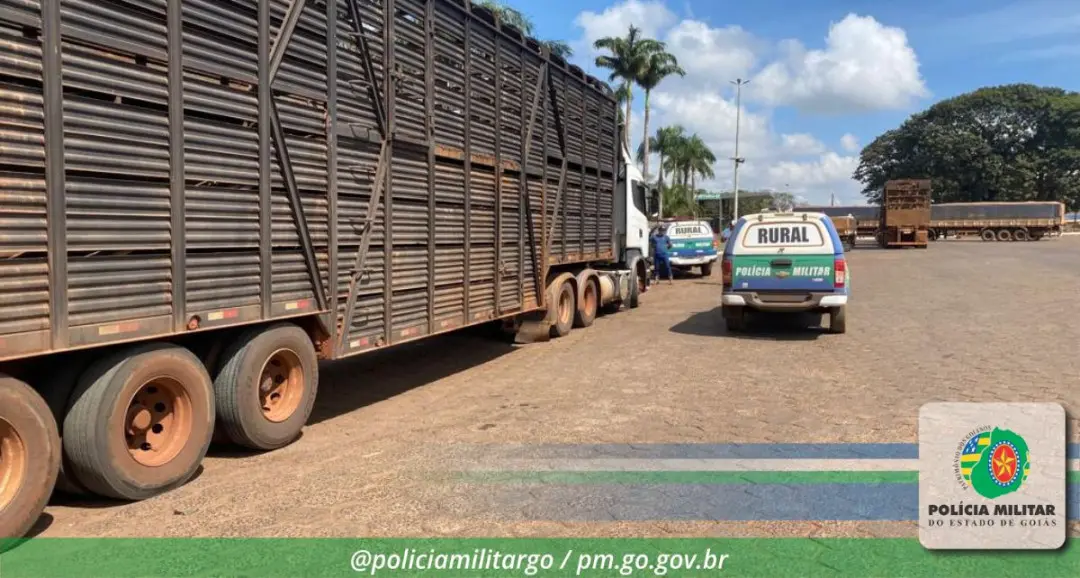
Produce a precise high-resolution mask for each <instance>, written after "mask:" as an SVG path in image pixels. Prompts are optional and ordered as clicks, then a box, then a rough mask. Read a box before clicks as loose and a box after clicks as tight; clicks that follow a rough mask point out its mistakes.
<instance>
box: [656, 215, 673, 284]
mask: <svg viewBox="0 0 1080 578" xmlns="http://www.w3.org/2000/svg"><path fill="white" fill-rule="evenodd" d="M650 241H651V243H650V244H651V245H652V254H653V281H658V280H659V279H660V278H661V277H666V278H667V280H668V283H674V282H675V281H674V280H673V275H672V272H671V260H670V251H671V239H670V238H668V236H667V227H660V228H658V229H656V232H655V233H653V236H652V239H650Z"/></svg>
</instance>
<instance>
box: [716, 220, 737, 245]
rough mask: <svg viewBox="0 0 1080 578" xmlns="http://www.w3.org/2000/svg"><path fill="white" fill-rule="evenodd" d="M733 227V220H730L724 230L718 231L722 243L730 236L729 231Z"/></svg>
mask: <svg viewBox="0 0 1080 578" xmlns="http://www.w3.org/2000/svg"><path fill="white" fill-rule="evenodd" d="M734 227H735V221H732V222H731V223H730V224H729V225H728V226H727V228H726V229H724V230H723V231H722V232H721V233H720V241H721V242H723V243H727V240H728V238H730V237H731V231H732V230H733V229H734Z"/></svg>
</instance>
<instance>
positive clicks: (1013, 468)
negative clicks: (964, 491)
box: [956, 426, 1031, 499]
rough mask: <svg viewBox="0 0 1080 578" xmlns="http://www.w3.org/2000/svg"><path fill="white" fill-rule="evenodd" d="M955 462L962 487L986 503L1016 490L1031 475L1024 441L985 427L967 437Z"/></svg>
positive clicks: (1018, 437) (1011, 434)
mask: <svg viewBox="0 0 1080 578" xmlns="http://www.w3.org/2000/svg"><path fill="white" fill-rule="evenodd" d="M957 462H958V464H957V466H956V467H957V468H958V469H959V470H960V472H961V476H962V479H963V482H962V485H964V486H965V487H970V488H971V489H972V490H975V492H976V493H978V494H979V495H980V496H982V497H984V498H990V499H994V498H997V497H1000V496H1003V495H1005V494H1008V493H1011V492H1015V491H1017V490H1019V489H1020V487H1021V486H1022V485H1023V483H1024V480H1026V479H1027V476H1028V474H1029V473H1030V471H1031V463H1030V460H1029V454H1028V445H1027V442H1026V441H1025V440H1024V438H1023V437H1021V436H1020V435H1019V434H1017V433H1015V432H1013V431H1010V430H1007V429H1001V428H997V427H995V428H990V427H989V426H987V427H982V428H979V430H978V431H976V432H974V433H973V434H972V435H970V436H969V437H968V439H967V441H966V442H964V444H963V449H962V450H961V451H960V452H959V455H958V456H957Z"/></svg>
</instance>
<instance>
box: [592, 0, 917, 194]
mask: <svg viewBox="0 0 1080 578" xmlns="http://www.w3.org/2000/svg"><path fill="white" fill-rule="evenodd" d="M670 6H676V4H674V3H670ZM679 12H680V13H681V14H684V15H685V17H681V16H679V15H678V14H676V11H675V10H672V8H670V7H669V5H667V4H665V3H664V2H661V1H657V0H625V1H622V2H617V3H614V4H611V5H609V6H608V7H606V8H604V9H603V10H599V11H582V12H581V13H580V14H579V15H578V17H577V19H576V20H575V24H576V25H577V26H578V27H579V28H580V29H581V37H580V38H579V39H578V41H577V42H576V44H575V47H576V48H578V53H577V58H576V60H577V61H578V62H579V63H580V64H581V65H582V66H583V67H584V68H585V69H586V70H589V71H592V72H593V73H594V74H596V75H597V76H601V77H606V72H605V71H598V70H596V69H595V67H594V66H593V61H594V58H595V56H596V54H597V52H596V51H595V50H593V49H592V43H593V42H594V41H595V40H597V39H599V38H602V37H605V36H619V35H624V34H625V33H626V29H627V28H628V27H629V26H630V25H634V26H637V27H639V28H641V29H642V32H643V33H644V34H645V35H646V36H649V37H652V38H657V39H660V40H663V41H665V42H666V43H667V46H668V50H669V51H670V52H671V53H672V54H674V55H675V56H676V57H677V58H678V59H679V62H680V64H681V65H682V66H683V68H684V69H685V70H686V73H687V74H686V76H685V77H684V78H679V77H672V78H670V79H667V80H665V81H664V82H663V83H662V84H661V85H660V87H659V88H658V89H657V90H655V91H654V92H653V94H652V113H651V118H650V130H651V131H654V130H655V129H656V128H657V127H661V126H667V125H673V124H679V125H682V126H683V127H684V128H685V129H686V130H687V131H688V132H691V133H697V134H698V135H699V136H701V138H702V139H703V140H704V141H705V142H706V143H707V144H708V145H709V147H710V148H711V149H712V151H713V153H714V154H715V155H716V158H717V162H716V164H715V165H714V172H715V173H716V176H715V178H714V179H711V182H706V183H701V185H702V186H706V187H710V188H720V189H730V187H731V186H732V176H733V175H732V162H731V157H732V156H734V155H735V118H736V107H735V104H734V90H733V87H732V86H731V85H730V81H731V80H733V79H735V78H749V79H752V82H751V84H750V85H749V86H748V87H746V88H744V89H743V94H742V96H743V99H742V102H743V108H742V111H741V123H740V138H739V156H740V157H743V158H745V159H746V162H745V164H743V165H742V166H741V168H740V170H739V176H740V187H742V188H760V189H769V188H771V189H775V190H781V189H786V190H790V191H792V192H795V193H797V194H800V195H802V196H804V197H806V198H808V199H809V200H810V201H811V202H827V201H828V200H829V196H830V194H835V195H837V197H838V198H840V199H845V200H846V201H847V202H852V201H856V200H859V199H860V196H859V195H858V191H859V190H860V188H861V187H860V185H859V184H858V183H856V182H854V181H852V180H851V174H852V172H853V171H854V169H855V167H856V166H857V164H858V158H857V156H852V153H856V152H857V150H858V146H859V139H858V138H857V137H856V136H855V135H853V134H850V133H849V134H845V135H844V136H843V137H841V139H840V141H839V143H836V144H833V145H831V146H829V145H826V144H825V143H823V142H821V140H819V139H818V138H816V137H815V136H814V135H812V134H808V133H804V132H798V131H791V132H787V133H784V134H780V133H779V132H778V131H775V130H774V129H773V127H772V126H771V124H772V122H771V119H772V112H771V107H779V106H791V107H795V108H798V109H799V110H800V111H802V112H804V113H811V114H812V113H845V112H860V111H869V110H880V109H895V108H903V107H907V106H909V105H910V104H911V102H912V101H913V100H914V99H917V98H921V97H924V96H927V95H928V94H929V93H928V91H927V90H926V87H925V84H924V82H923V79H922V76H921V74H920V73H919V63H918V58H917V57H916V55H915V52H914V50H912V48H911V47H910V45H909V44H908V41H907V35H906V33H905V32H904V31H903V30H901V29H899V28H894V27H888V26H884V25H882V24H881V23H879V22H878V21H877V20H875V19H874V18H872V17H863V16H857V15H848V16H847V17H846V18H844V19H843V20H841V21H840V22H837V23H834V24H832V25H831V26H830V27H829V29H828V32H827V36H826V38H825V44H824V47H823V48H821V49H808V48H807V47H806V46H804V45H803V44H802V43H801V42H799V41H798V40H792V39H787V40H783V39H781V40H777V39H771V40H767V39H763V38H760V37H758V36H756V35H754V34H753V32H752V31H750V30H746V29H744V28H742V27H740V26H737V25H735V24H733V23H731V24H729V23H722V24H716V25H714V24H713V23H709V22H705V21H703V20H701V19H698V18H695V17H694V16H693V14H692V13H691V12H689V11H688V10H686V9H685V8H684V9H682V10H679ZM823 31H824V30H823ZM642 101H643V99H642V98H641V95H640V93H639V94H638V95H637V96H635V98H634V112H635V114H633V115H632V116H631V119H632V122H633V126H632V128H631V130H632V146H633V147H635V150H636V147H637V145H638V144H639V142H640V141H641V136H642V132H641V131H642V123H641V120H642V116H641V114H640V109H641V106H642ZM762 105H765V106H766V107H769V108H765V109H761V108H760V106H762ZM755 107H758V108H755ZM834 142H835V141H834ZM657 160H658V159H657V158H656V157H655V156H654V157H653V159H651V162H650V168H651V170H652V172H653V173H655V172H656V162H657Z"/></svg>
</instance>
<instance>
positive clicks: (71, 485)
mask: <svg viewBox="0 0 1080 578" xmlns="http://www.w3.org/2000/svg"><path fill="white" fill-rule="evenodd" d="M87 357H88V356H85V355H76V356H73V357H70V358H68V359H65V360H64V363H62V364H61V366H60V367H59V368H58V369H57V371H56V372H55V373H53V374H52V375H50V376H49V377H48V379H47V381H46V382H44V383H42V384H41V385H40V386H41V391H42V397H43V398H44V399H45V403H47V404H48V405H49V409H50V410H51V411H52V414H53V418H55V419H56V423H57V424H63V423H64V417H65V416H67V409H68V404H69V403H70V402H71V395H72V393H73V392H74V391H75V388H76V387H77V386H78V382H79V376H80V375H81V374H82V372H83V370H85V369H86V366H87V365H88V361H89V360H88V359H87ZM63 443H64V438H63V436H62V435H61V436H60V444H61V447H63ZM70 471H71V464H69V463H68V459H67V457H64V456H63V452H61V459H60V473H59V474H58V475H57V477H56V490H55V491H57V492H62V493H65V494H69V495H72V496H88V495H90V492H88V491H87V490H86V488H84V487H82V486H81V485H79V482H78V481H76V480H75V478H73V477H72V476H71V475H70V473H69V472H70Z"/></svg>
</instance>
